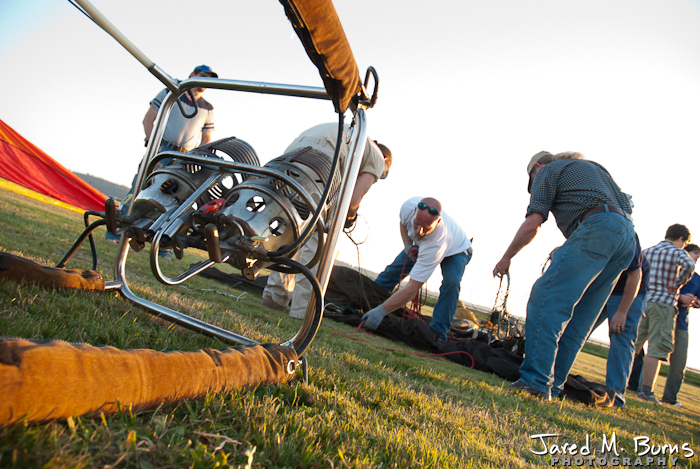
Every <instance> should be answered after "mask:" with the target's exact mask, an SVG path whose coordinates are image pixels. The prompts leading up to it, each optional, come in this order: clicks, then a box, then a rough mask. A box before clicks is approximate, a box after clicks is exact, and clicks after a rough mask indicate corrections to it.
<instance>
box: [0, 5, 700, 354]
mask: <svg viewBox="0 0 700 469" xmlns="http://www.w3.org/2000/svg"><path fill="white" fill-rule="evenodd" d="M93 4H94V5H95V6H96V7H97V8H98V9H99V10H100V11H102V13H104V14H105V16H107V17H108V18H109V19H110V20H111V21H112V22H113V23H114V24H115V25H116V26H117V28H119V29H120V30H121V31H122V32H123V33H124V34H125V35H126V36H127V37H129V38H130V39H131V40H132V42H134V43H135V44H136V45H137V46H138V47H139V48H140V49H141V50H142V51H143V52H144V53H145V54H146V55H147V56H149V57H150V58H151V59H152V60H153V61H155V63H156V64H158V65H159V66H160V67H161V68H162V69H164V70H165V71H166V72H167V73H169V74H170V75H172V76H174V77H179V78H185V77H186V76H187V75H188V74H189V72H190V71H191V70H192V68H194V66H196V65H199V64H202V63H206V64H208V65H211V66H212V67H213V68H214V69H215V70H217V72H218V73H219V75H220V76H222V77H225V78H233V79H241V80H253V81H265V82H272V83H291V84H300V85H310V86H322V84H321V80H320V78H319V76H318V73H317V72H316V70H315V68H314V67H313V65H312V64H311V62H310V61H309V60H308V58H307V57H306V55H305V53H304V50H303V48H302V46H301V45H300V43H299V41H298V39H297V38H296V35H295V34H294V32H293V31H292V28H291V26H290V25H289V22H288V21H287V19H286V17H285V16H284V13H283V10H282V7H281V6H280V4H279V3H278V2H277V1H275V0H257V1H255V2H250V1H247V2H243V1H234V0H226V1H224V0H202V1H199V2H191V1H189V2H188V1H184V0H172V1H167V2H166V1H164V0H138V1H137V0H122V1H119V2H115V1H108V0H94V2H93ZM335 5H336V9H337V10H338V13H339V16H340V19H341V22H342V23H343V26H344V28H345V31H346V34H347V36H348V38H349V40H350V44H351V46H352V48H353V52H354V55H355V58H356V60H357V62H358V65H359V67H360V70H361V71H362V72H361V74H362V75H363V76H364V72H363V71H364V70H365V69H366V68H367V67H368V66H370V65H372V66H374V67H375V68H376V69H377V71H378V73H379V77H380V93H379V102H378V104H377V106H376V108H374V109H372V110H370V112H369V113H368V120H369V132H370V135H371V136H372V137H373V138H376V139H378V140H379V141H382V142H383V143H386V144H387V145H388V146H389V147H390V148H391V149H392V151H393V153H394V157H395V159H394V161H395V163H394V167H393V168H392V172H391V174H390V176H389V178H388V179H387V180H386V181H381V182H379V183H377V184H376V186H375V187H374V188H373V189H372V190H371V191H370V193H369V194H368V196H367V197H366V199H365V200H364V201H363V204H362V207H361V209H360V214H361V217H362V219H361V221H362V220H363V222H364V224H363V225H362V227H363V228H362V229H363V230H364V233H365V234H367V235H368V236H369V239H368V241H367V242H366V243H365V244H363V245H362V247H361V250H360V256H361V257H360V259H359V262H360V263H361V264H362V266H363V267H366V268H369V269H372V270H381V269H382V268H383V266H384V265H385V264H386V263H388V262H389V261H390V260H391V259H393V257H394V255H395V254H396V252H397V250H398V249H400V248H401V242H400V238H399V233H398V227H397V224H398V223H397V222H398V208H399V206H400V205H401V203H402V202H403V201H404V200H405V199H407V198H409V197H411V196H414V195H422V196H434V197H437V198H439V199H440V200H441V201H442V203H443V206H444V207H445V210H446V211H447V212H448V213H450V215H451V216H453V218H455V219H456V220H457V221H458V222H459V223H460V225H461V226H462V227H463V228H464V230H465V231H466V232H467V234H468V235H469V236H470V237H473V238H474V257H473V259H472V262H471V263H470V265H469V266H468V267H467V271H466V273H465V277H464V280H463V283H462V295H461V296H462V298H463V299H465V300H466V301H472V302H475V303H479V304H485V305H491V304H493V299H494V297H495V295H496V291H497V288H498V282H497V281H496V280H494V279H493V278H492V277H491V271H492V269H493V266H494V265H495V263H496V262H497V261H498V259H500V257H501V255H502V253H503V251H504V250H505V249H506V247H507V245H508V243H509V242H510V240H511V239H512V236H513V234H514V233H515V230H516V229H517V228H518V226H519V225H520V223H521V222H522V219H523V217H524V214H525V209H526V206H527V203H528V194H527V192H526V190H525V188H526V174H525V166H526V164H527V161H528V160H529V158H530V156H532V155H533V154H534V153H536V152H538V151H540V150H548V151H552V152H560V151H566V150H572V151H579V152H582V153H584V154H585V155H586V157H587V158H589V159H591V160H594V161H597V162H599V163H601V164H603V165H604V166H605V167H606V168H607V169H608V170H609V171H610V172H611V174H612V175H613V177H614V178H615V180H616V181H617V182H618V184H619V185H620V186H621V187H622V188H623V190H624V191H625V192H628V193H630V194H632V195H633V196H634V201H635V204H636V209H635V223H636V226H637V231H638V233H639V236H640V239H641V242H642V246H643V247H649V246H651V245H653V244H656V243H657V242H658V241H660V240H661V239H662V238H663V235H664V232H665V230H666V228H667V227H668V226H669V225H671V224H673V223H683V224H686V225H687V226H688V227H689V228H690V229H691V232H693V233H696V237H697V239H696V240H697V241H700V223H699V222H698V217H697V215H696V213H695V211H694V206H695V200H694V198H695V186H696V181H697V179H696V178H697V176H696V175H697V174H698V170H699V169H700V158H698V156H699V155H698V152H699V150H698V144H697V137H696V136H697V134H698V128H700V116H699V112H698V111H699V110H700V86H699V85H698V84H699V83H700V60H698V57H700V2H699V1H697V0H693V1H690V0H665V1H664V2H658V1H656V0H616V1H614V2H611V1H609V0H568V1H561V0H530V1H528V2H522V1H519V0H496V1H489V2H486V1H483V0H479V1H476V0H464V1H460V2H454V1H447V0H435V1H433V2H430V3H429V5H430V6H429V7H426V5H427V4H426V3H425V2H417V1H412V0H407V1H404V2H401V3H400V5H401V8H397V6H396V5H397V3H396V2H375V1H370V0H356V1H353V2H349V1H336V2H335ZM0 67H1V68H2V70H3V71H4V73H2V74H1V75H0V86H1V87H2V88H3V89H4V90H5V96H4V97H3V100H2V106H0V110H1V111H0V119H3V120H4V121H5V122H7V123H8V124H9V125H10V126H12V127H13V128H14V129H15V130H17V131H18V132H20V133H21V134H23V135H24V136H25V137H26V138H28V139H29V140H30V141H32V142H33V143H34V144H36V145H37V146H39V147H40V148H41V149H43V150H44V151H46V152H47V153H49V154H50V155H51V156H52V157H54V158H55V159H56V160H58V161H59V162H60V163H61V164H63V165H65V166H67V167H68V168H69V169H72V170H75V171H80V172H87V173H90V174H93V175H95V176H99V177H103V178H106V179H109V180H112V181H114V182H117V183H120V184H128V183H129V182H130V181H131V178H132V177H133V174H134V172H135V170H136V166H137V165H138V162H139V161H140V158H141V156H142V155H143V152H144V147H143V130H142V127H141V120H142V119H143V115H144V114H145V112H146V110H147V108H148V102H149V101H150V100H151V99H152V98H153V97H154V96H155V95H156V94H157V93H158V91H159V90H160V89H162V85H161V84H160V83H159V82H158V81H157V80H156V79H155V78H154V77H153V76H151V75H150V73H148V72H147V71H146V70H145V69H144V68H143V67H142V66H141V65H140V64H139V63H138V62H137V61H136V60H135V59H134V58H132V57H131V56H130V55H129V54H128V53H127V52H126V51H125V50H124V49H122V48H121V46H119V45H118V44H117V43H116V42H115V41H114V40H113V39H112V38H110V37H109V36H108V35H107V34H106V33H105V32H103V31H102V30H100V29H99V28H98V27H97V26H95V25H94V24H93V23H92V22H90V21H89V20H88V19H87V18H85V17H84V16H83V15H82V14H80V13H79V12H78V11H77V10H76V9H75V8H74V7H73V6H71V5H70V4H69V3H68V2H67V1H66V0H51V1H50V0H23V1H21V2H18V1H9V0H0ZM205 97H206V98H207V99H209V100H210V101H211V102H212V103H213V104H214V106H215V109H216V110H215V122H216V135H215V137H216V138H220V137H227V136H231V135H236V136H237V137H239V138H242V139H243V140H246V141H248V142H249V143H251V144H252V145H253V147H254V148H255V149H256V150H257V152H258V154H259V155H260V158H261V160H262V161H263V162H265V161H268V160H270V159H272V158H274V157H276V156H279V154H281V152H282V151H283V150H284V148H285V147H286V145H287V143H288V142H289V141H291V140H292V139H293V138H294V137H295V136H296V135H297V134H298V133H299V132H301V131H302V130H304V129H305V128H307V127H310V126H312V125H314V124H316V123H319V122H327V121H332V120H335V114H334V113H333V110H332V106H330V104H329V103H327V102H322V101H313V102H308V100H307V101H306V102H305V101H304V100H300V99H297V98H278V97H269V96H258V95H245V94H243V95H242V94H241V93H232V92H221V91H214V90H211V91H207V93H206V94H205ZM562 242H563V237H562V236H561V234H560V233H559V232H558V230H557V229H556V225H555V224H554V222H553V221H549V222H547V223H546V224H545V225H544V226H543V228H542V230H541V231H540V234H539V235H538V237H537V238H536V240H535V241H534V242H533V243H532V244H531V245H530V246H528V247H526V248H525V249H524V250H523V251H522V252H521V253H520V254H519V255H518V256H517V257H516V258H515V259H514V262H513V265H512V267H511V275H512V284H511V287H512V289H511V295H510V298H509V309H510V310H511V312H513V313H516V314H524V308H525V303H526V301H527V297H528V294H529V290H530V287H531V285H532V283H533V282H534V281H535V280H536V279H537V277H538V275H539V274H540V270H541V265H542V263H543V262H544V260H545V258H546V257H547V254H548V253H549V252H550V251H551V249H552V248H553V247H555V246H557V245H559V244H561V243H562ZM340 247H341V253H340V258H341V259H342V260H344V261H347V262H351V263H354V264H357V263H358V258H357V253H356V250H355V248H354V246H352V245H351V244H349V243H347V242H345V243H341V246H340ZM439 282H440V275H439V273H436V274H435V275H434V276H433V278H431V280H430V281H429V287H430V288H431V289H433V290H437V288H438V287H439ZM694 314H695V313H694ZM698 324H700V320H696V319H695V318H694V317H691V334H693V333H699V334H700V326H698ZM695 331H697V332H695ZM597 335H598V336H601V338H604V337H605V336H606V331H600V330H599V331H598V333H597ZM691 342H692V341H691ZM695 352H696V353H695V354H694V355H695V356H698V357H700V348H696V349H695ZM691 355H693V351H692V350H691ZM694 366H696V367H700V363H696V364H695V365H694Z"/></svg>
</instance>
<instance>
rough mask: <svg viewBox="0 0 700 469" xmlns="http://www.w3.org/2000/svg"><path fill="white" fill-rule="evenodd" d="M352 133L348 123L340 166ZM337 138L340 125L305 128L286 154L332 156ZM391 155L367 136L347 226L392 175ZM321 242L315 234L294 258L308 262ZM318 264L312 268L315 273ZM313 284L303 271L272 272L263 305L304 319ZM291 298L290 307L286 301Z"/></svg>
mask: <svg viewBox="0 0 700 469" xmlns="http://www.w3.org/2000/svg"><path fill="white" fill-rule="evenodd" d="M350 132H351V129H350V127H349V126H348V125H346V126H345V129H344V131H343V141H342V144H341V145H342V146H341V148H340V155H339V164H340V166H339V167H340V168H344V167H345V161H346V160H347V157H348V154H349V153H350V145H349V144H348V143H347V142H348V141H349V139H348V138H347V135H348V134H349V133H350ZM337 138H338V124H337V123H328V124H320V125H317V126H315V127H312V128H310V129H308V130H306V131H304V132H303V133H302V134H301V135H299V136H298V137H297V138H296V139H295V140H294V141H293V142H292V144H291V145H289V146H288V147H287V149H286V150H285V153H288V152H290V151H292V150H296V149H298V148H304V147H312V148H313V149H315V150H318V151H321V152H323V153H325V154H326V155H328V156H329V158H333V155H334V153H335V145H336V142H337ZM391 162H392V156H391V151H390V150H389V149H388V148H387V147H386V146H384V145H382V144H381V143H377V142H376V141H373V140H370V139H369V138H368V139H367V144H366V145H365V152H364V153H363V155H362V162H361V163H360V172H359V174H358V176H357V182H356V184H355V189H354V191H353V193H352V198H351V199H350V208H349V209H348V217H347V221H346V227H347V226H350V225H352V223H354V222H355V220H356V218H357V210H358V209H359V208H360V202H361V201H362V197H364V195H365V194H366V193H367V192H368V191H369V189H370V187H372V185H373V184H374V183H375V182H376V181H377V180H379V179H384V178H386V177H387V175H388V174H389V168H390V167H391ZM317 245H318V239H317V235H314V236H312V237H311V238H309V240H308V241H307V242H306V244H304V245H303V246H302V247H301V248H300V249H299V252H298V253H297V255H295V256H294V260H295V261H297V262H300V263H302V264H307V263H308V262H309V261H310V260H311V259H312V258H313V256H314V253H315V252H316V247H317ZM317 268H318V266H316V267H314V268H313V269H312V272H313V273H314V274H316V271H317ZM311 290H312V287H311V283H310V282H309V281H308V280H307V279H306V277H305V276H304V275H302V274H298V275H296V276H295V275H292V274H280V273H279V272H275V271H273V272H270V276H269V277H268V278H267V286H266V287H265V290H264V291H263V299H262V303H261V304H262V305H263V306H265V307H268V308H272V309H278V310H287V311H289V316H290V317H292V318H295V319H303V318H304V315H305V314H306V306H307V305H308V302H309V297H310V296H311ZM290 300H291V302H292V304H291V308H288V307H287V304H288V303H289V301H290Z"/></svg>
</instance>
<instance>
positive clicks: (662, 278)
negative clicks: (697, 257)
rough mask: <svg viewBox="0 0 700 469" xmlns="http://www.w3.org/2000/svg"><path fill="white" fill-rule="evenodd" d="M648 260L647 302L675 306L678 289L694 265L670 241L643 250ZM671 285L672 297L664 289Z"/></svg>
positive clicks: (686, 254) (689, 274) (691, 272)
mask: <svg viewBox="0 0 700 469" xmlns="http://www.w3.org/2000/svg"><path fill="white" fill-rule="evenodd" d="M644 256H646V258H647V259H648V260H649V263H650V264H651V267H650V268H649V288H648V289H647V301H649V302H654V303H663V304H666V305H669V306H674V307H675V306H676V301H677V300H678V289H679V288H680V287H682V286H683V285H685V283H686V282H687V281H688V279H689V278H690V276H691V275H693V271H694V270H695V263H694V262H693V260H692V259H691V258H690V256H689V255H688V253H687V252H685V250H683V249H680V248H677V247H676V246H674V245H673V243H671V242H670V241H665V240H664V241H661V242H660V243H659V244H657V245H656V246H652V247H650V248H647V249H645V250H644ZM668 285H673V286H674V287H675V288H676V294H675V295H672V294H671V293H669V292H668V290H667V289H666V287H667V286H668Z"/></svg>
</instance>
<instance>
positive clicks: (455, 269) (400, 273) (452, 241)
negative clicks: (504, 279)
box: [362, 197, 472, 340]
mask: <svg viewBox="0 0 700 469" xmlns="http://www.w3.org/2000/svg"><path fill="white" fill-rule="evenodd" d="M400 219H401V220H400V226H399V228H400V231H401V239H402V240H403V243H404V250H403V251H401V253H400V254H399V255H398V256H396V259H394V262H392V263H391V264H390V265H388V266H387V267H386V269H384V271H383V272H382V273H381V274H379V276H378V277H377V279H376V280H375V282H376V283H377V284H379V285H380V286H382V287H384V288H385V289H387V290H389V291H392V290H393V289H394V287H395V286H396V285H398V284H399V283H400V282H401V280H403V277H405V276H407V275H409V274H410V275H411V279H410V280H409V282H408V284H407V285H406V286H404V287H403V288H400V289H399V290H397V291H396V292H395V293H394V294H393V295H391V297H390V298H389V299H388V300H386V301H385V302H384V303H382V304H381V305H379V306H377V307H376V308H374V309H372V310H370V311H368V312H367V313H365V315H364V316H362V320H363V321H364V326H365V327H366V328H367V329H372V330H374V329H376V328H377V327H378V326H379V323H380V322H381V321H382V319H383V318H384V316H386V315H387V314H388V313H389V312H391V311H395V310H396V309H398V308H401V307H402V306H404V305H405V304H406V303H408V302H409V301H410V300H411V299H413V298H414V297H415V296H416V293H418V291H420V289H421V287H422V286H423V284H424V283H425V282H427V281H428V279H429V278H430V276H431V275H432V274H433V272H434V271H435V269H436V268H437V266H438V265H439V266H440V269H441V270H442V284H441V285H440V296H439V298H438V301H437V303H436V304H435V308H434V309H433V320H432V322H431V323H430V328H431V329H432V330H433V331H434V332H435V334H436V336H437V338H439V339H442V340H446V339H447V336H446V334H447V331H449V330H450V327H451V326H452V318H453V317H454V314H455V311H456V309H457V302H458V301H459V290H460V283H461V282H462V276H463V275H464V269H465V267H466V266H467V264H468V263H469V261H470V260H471V257H472V243H471V241H470V240H469V238H467V235H466V234H464V231H462V229H461V228H460V227H459V225H457V223H456V222H455V221H454V220H453V219H452V218H450V217H449V216H448V215H447V214H446V213H444V212H443V211H442V205H441V204H440V202H438V201H437V200H436V199H433V198H431V197H427V198H420V197H413V198H411V199H408V200H407V201H406V202H404V204H403V205H402V206H401V214H400Z"/></svg>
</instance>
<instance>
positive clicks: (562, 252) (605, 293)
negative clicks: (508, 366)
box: [520, 212, 635, 393]
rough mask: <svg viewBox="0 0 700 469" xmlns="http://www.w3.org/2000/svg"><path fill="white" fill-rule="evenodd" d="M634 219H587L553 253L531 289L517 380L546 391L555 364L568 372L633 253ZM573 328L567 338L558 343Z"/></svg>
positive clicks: (612, 215)
mask: <svg viewBox="0 0 700 469" xmlns="http://www.w3.org/2000/svg"><path fill="white" fill-rule="evenodd" d="M634 249H635V234H634V226H633V225H632V222H630V221H629V220H627V219H626V218H625V217H623V216H621V215H618V214H616V213H611V212H602V213H598V214H595V215H591V216H590V217H588V218H586V220H584V221H583V222H581V224H580V225H579V226H578V227H577V228H576V230H574V232H573V233H572V234H571V236H569V239H567V240H566V242H565V243H564V244H563V245H562V246H561V247H560V248H559V249H557V250H556V251H555V252H554V255H553V256H552V263H551V264H550V266H549V268H548V269H547V271H546V272H545V273H544V274H543V275H542V277H540V278H539V279H538V280H537V281H536V282H535V284H534V285H533V287H532V292H531V293H530V299H529V300H528V303H527V318H526V320H525V339H526V340H525V359H524V360H523V363H522V365H521V366H520V381H522V382H523V383H524V384H526V385H527V386H529V387H530V388H532V389H535V390H537V391H540V392H545V393H549V392H550V388H551V387H552V384H553V383H554V362H555V360H557V359H558V358H560V359H561V360H563V361H562V367H561V369H560V370H559V371H560V373H561V374H562V375H563V376H564V381H566V376H568V374H569V370H570V369H571V365H569V366H564V364H567V363H571V364H573V363H574V360H575V358H576V356H577V355H578V353H579V351H580V350H581V348H582V347H583V344H584V343H585V341H586V338H588V336H589V335H590V332H591V330H592V328H593V324H594V323H595V321H596V319H597V318H598V316H599V315H600V311H601V310H602V309H603V306H604V305H605V302H606V301H607V300H608V297H609V296H610V293H611V292H612V289H613V287H614V286H615V283H616V282H617V280H618V278H619V277H620V273H621V272H622V271H623V270H625V269H626V268H627V267H628V266H629V264H630V261H631V260H632V257H633V256H634ZM568 329H571V332H570V335H572V336H574V337H572V338H571V339H570V340H566V341H560V340H559V339H560V337H561V336H562V334H563V333H564V331H565V330H568Z"/></svg>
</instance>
